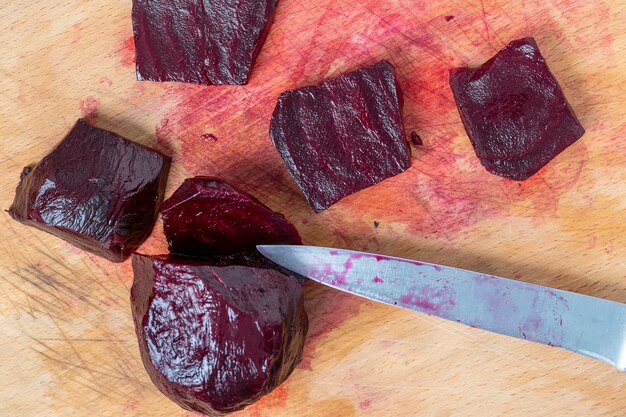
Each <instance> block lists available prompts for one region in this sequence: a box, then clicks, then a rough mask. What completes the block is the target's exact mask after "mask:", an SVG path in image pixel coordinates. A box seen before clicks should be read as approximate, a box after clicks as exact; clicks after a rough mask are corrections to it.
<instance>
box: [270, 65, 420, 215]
mask: <svg viewBox="0 0 626 417" xmlns="http://www.w3.org/2000/svg"><path fill="white" fill-rule="evenodd" d="M270 137H271V139H272V142H273V143H274V146H276V149H278V152H279V153H280V155H281V157H282V158H283V161H284V162H285V165H286V166H287V169H288V170H289V172H290V173H291V176H292V177H293V178H294V180H295V181H296V183H297V184H298V186H299V187H300V189H301V190H302V192H303V193H304V196H305V197H306V199H307V201H308V202H309V204H310V205H311V207H313V209H314V210H315V211H316V212H320V211H322V210H324V209H326V208H328V207H329V206H331V205H332V204H334V203H335V202H337V201H338V200H340V199H341V198H343V197H345V196H348V195H350V194H353V193H355V192H357V191H360V190H362V189H364V188H367V187H369V186H372V185H374V184H377V183H379V182H381V181H383V180H384V179H386V178H389V177H392V176H394V175H397V174H399V173H401V172H403V171H405V170H406V169H407V168H408V167H409V166H410V165H411V155H410V148H409V145H408V143H407V141H406V137H405V134H404V126H403V122H402V92H401V90H400V87H399V86H398V84H397V82H396V77H395V73H394V68H393V66H392V65H391V64H390V63H389V62H387V61H380V62H378V63H376V64H374V65H371V66H368V67H364V68H361V69H359V70H357V71H353V72H349V73H345V74H342V75H339V76H338V77H336V78H332V79H329V80H326V81H324V82H323V83H322V84H321V85H319V86H309V87H302V88H298V89H296V90H289V91H285V92H284V93H282V94H281V95H280V97H279V98H278V104H277V105H276V108H275V109H274V114H273V116H272V121H271V124H270Z"/></svg>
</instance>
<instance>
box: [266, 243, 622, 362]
mask: <svg viewBox="0 0 626 417" xmlns="http://www.w3.org/2000/svg"><path fill="white" fill-rule="evenodd" d="M257 249H258V250H259V252H261V254H263V255H264V256H265V257H267V258H268V259H270V260H272V261H273V262H275V263H277V264H278V265H281V266H283V267H284V268H287V269H289V270H291V271H293V272H296V273H298V274H300V275H303V276H305V277H307V278H310V279H312V280H314V281H317V282H319V283H322V284H324V285H328V286H330V287H333V288H336V289H339V290H342V291H346V292H348V293H351V294H356V295H359V296H361V297H365V298H368V299H370V300H374V301H379V302H382V303H385V304H389V305H392V306H396V307H401V308H405V309H408V310H413V311H418V312H420V313H426V314H429V315H433V316H437V317H441V318H444V319H448V320H452V321H456V322H459V323H463V324H466V325H468V326H472V327H477V328H479V329H483V330H488V331H491V332H495V333H500V334H503V335H507V336H512V337H516V338H518V339H525V340H529V341H533V342H538V343H543V344H546V345H550V346H556V347H560V348H563V349H567V350H570V351H572V352H576V353H579V354H582V355H585V356H589V357H591V358H594V359H598V360H601V361H604V362H606V363H609V364H611V365H613V366H615V367H616V368H617V369H619V370H620V371H626V304H622V303H617V302H614V301H609V300H605V299H602V298H596V297H590V296H587V295H582V294H577V293H573V292H569V291H563V290H558V289H554V288H548V287H543V286H540V285H534V284H528V283H525V282H521V281H515V280H511V279H507V278H500V277H497V276H493V275H487V274H481V273H478V272H472V271H467V270H464V269H459V268H453V267H449V266H443V265H436V264H431V263H426V262H418V261H413V260H410V259H402V258H394V257H391V256H384V255H377V254H372V253H365V252H355V251H349V250H343V249H333V248H323V247H316V246H293V245H260V246H257Z"/></svg>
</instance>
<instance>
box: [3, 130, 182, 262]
mask: <svg viewBox="0 0 626 417" xmlns="http://www.w3.org/2000/svg"><path fill="white" fill-rule="evenodd" d="M169 165H170V159H169V158H168V157H166V156H165V155H163V154H161V153H160V152H157V151H155V150H154V149H150V148H148V147H145V146H142V145H139V144H137V143H133V142H131V141H129V140H127V139H124V138H123V137H121V136H118V135H116V134H115V133H113V132H109V131H106V130H102V129H98V128H96V127H93V126H90V125H89V124H87V122H85V121H84V120H83V119H79V120H78V122H76V124H75V125H74V127H73V128H72V130H71V131H70V132H69V133H68V134H67V136H66V137H65V138H64V139H63V140H62V141H61V143H59V144H58V145H57V146H56V147H55V148H54V149H53V150H52V151H51V152H50V153H49V154H48V155H47V156H45V157H44V158H43V159H42V160H41V161H40V162H39V163H38V164H37V165H36V166H35V167H34V168H32V169H28V170H26V169H25V170H24V171H23V172H22V175H21V181H20V183H19V185H18V186H17V190H16V193H15V200H14V201H13V205H12V206H11V208H10V209H9V214H10V215H11V217H13V218H14V219H15V220H17V221H19V222H21V223H24V224H26V225H28V226H34V227H37V228H38V229H41V230H44V231H46V232H48V233H51V234H53V235H56V236H58V237H60V238H62V239H64V240H66V241H68V242H70V243H72V244H73V245H75V246H77V247H79V248H81V249H84V250H86V251H89V252H92V253H94V254H96V255H99V256H102V257H104V258H107V259H109V260H111V261H114V262H121V261H124V260H125V259H126V258H128V256H129V255H130V254H131V253H132V252H133V251H135V250H136V249H137V248H138V247H139V245H141V243H143V241H144V240H146V238H147V237H148V236H149V235H150V233H151V232H152V228H153V226H154V222H155V220H156V216H157V209H158V205H159V203H160V201H161V199H162V198H163V191H164V189H165V183H166V180H167V172H168V169H169Z"/></svg>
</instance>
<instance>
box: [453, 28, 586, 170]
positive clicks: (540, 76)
mask: <svg viewBox="0 0 626 417" xmlns="http://www.w3.org/2000/svg"><path fill="white" fill-rule="evenodd" d="M450 86H451V87H452V92H453V93H454V98H455V100H456V104H457V107H458V109H459V113H460V114H461V119H462V120H463V124H464V126H465V130H466V131H467V134H468V136H469V138H470V141H471V142H472V145H473V146H474V149H475V151H476V155H477V156H478V158H479V159H480V162H481V163H482V164H483V166H485V168H486V169H487V170H488V171H489V172H491V173H493V174H496V175H500V176H502V177H506V178H511V179H514V180H525V179H527V178H528V177H530V176H531V175H533V174H534V173H536V172H537V171H538V170H539V169H541V168H542V167H543V166H544V165H546V164H547V163H548V162H550V161H551V160H552V159H553V158H554V157H555V156H557V155H558V154H559V153H561V152H562V151H563V150H564V149H565V148H567V147H568V146H570V145H571V144H572V143H574V142H576V141H577V140H578V139H579V138H580V137H581V136H582V135H583V134H584V133H585V130H584V129H583V127H582V126H581V125H580V122H579V121H578V119H577V118H576V115H575V114H574V110H572V108H571V107H570V105H569V103H568V102H567V100H566V99H565V96H564V95H563V91H562V90H561V87H560V86H559V84H558V82H557V81H556V79H555V78H554V76H553V75H552V73H551V72H550V69H549V68H548V65H547V64H546V62H545V60H544V59H543V57H542V56H541V53H540V52H539V48H538V47H537V43H536V42H535V40H534V39H533V38H524V39H518V40H515V41H513V42H511V43H510V44H509V45H508V46H507V47H506V48H504V49H502V50H501V51H500V52H498V53H497V54H496V55H495V56H494V57H493V58H491V59H490V60H489V61H487V62H485V63H484V64H483V65H481V66H480V67H478V68H476V69H471V68H455V69H453V70H452V71H451V72H450Z"/></svg>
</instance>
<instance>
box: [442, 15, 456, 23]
mask: <svg viewBox="0 0 626 417" xmlns="http://www.w3.org/2000/svg"><path fill="white" fill-rule="evenodd" d="M444 19H446V22H449V21H451V20H452V19H454V16H452V15H448V16H444Z"/></svg>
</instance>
